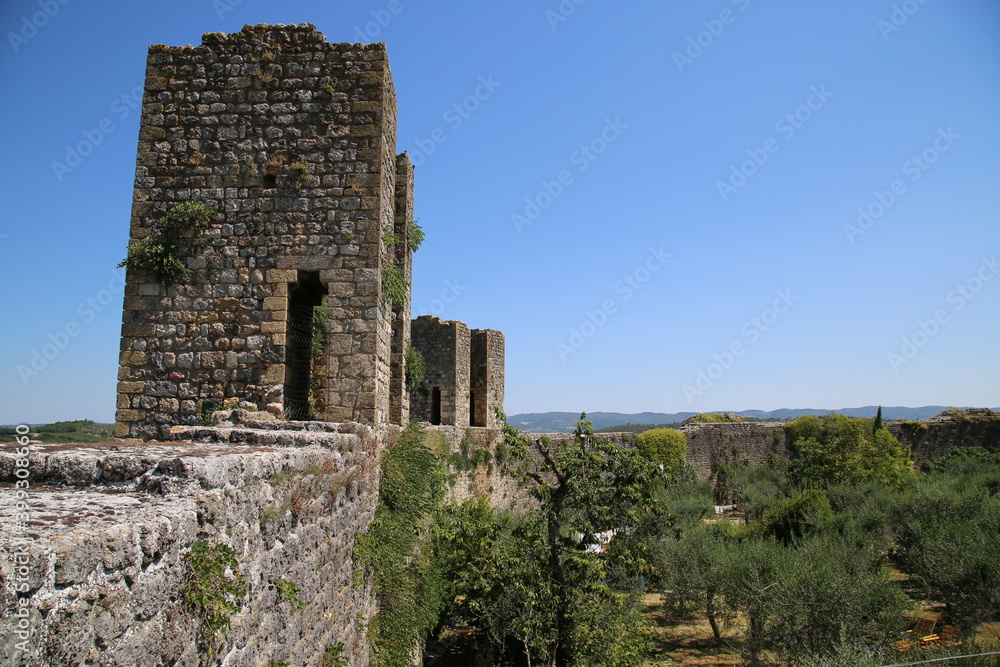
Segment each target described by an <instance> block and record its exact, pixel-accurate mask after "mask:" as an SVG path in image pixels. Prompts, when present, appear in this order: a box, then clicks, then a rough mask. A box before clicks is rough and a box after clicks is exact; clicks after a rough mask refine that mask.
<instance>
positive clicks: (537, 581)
mask: <svg viewBox="0 0 1000 667" xmlns="http://www.w3.org/2000/svg"><path fill="white" fill-rule="evenodd" d="M504 421H506V420H505V419H504ZM504 436H505V439H506V444H507V446H508V449H509V451H510V452H511V456H513V458H514V459H515V460H516V461H517V465H516V466H511V467H509V468H508V470H509V471H510V472H511V474H513V475H515V476H516V477H517V478H518V479H519V480H520V481H521V483H523V484H524V485H525V486H526V487H527V489H528V491H529V493H530V494H531V495H532V496H533V497H534V498H535V500H536V501H537V502H538V510H537V511H531V512H526V513H524V514H523V515H522V519H523V521H525V522H526V524H527V525H530V526H534V528H532V529H531V530H528V531H526V532H524V533H522V537H529V536H534V537H533V538H532V539H533V541H530V540H529V541H528V543H524V542H523V541H521V540H518V539H516V538H515V537H514V536H511V537H512V539H513V543H515V544H518V545H519V554H520V556H519V557H520V558H530V559H531V560H532V561H533V562H535V563H537V566H538V567H540V568H541V569H540V570H539V571H538V572H537V573H535V575H534V576H533V577H532V578H530V579H527V580H526V581H527V582H530V583H529V590H527V591H525V593H524V596H525V605H526V607H525V611H524V612H523V613H525V614H528V615H529V616H530V617H531V618H532V619H535V622H537V623H538V624H539V625H538V633H537V637H538V638H539V639H538V640H536V644H537V645H538V646H542V647H545V646H547V647H548V649H549V651H550V653H549V654H548V655H546V656H544V657H543V656H539V659H538V661H537V662H539V663H543V664H551V665H553V666H554V667H577V666H587V667H589V666H593V667H597V666H598V665H600V666H605V665H608V666H610V665H618V666H621V667H627V666H629V665H638V664H639V663H640V662H641V661H642V658H643V656H644V655H645V650H646V634H645V633H646V629H645V626H644V621H643V619H642V616H641V615H640V614H639V613H638V603H639V596H640V594H641V579H640V577H642V576H643V575H644V574H647V573H648V571H649V570H648V566H647V564H646V561H645V558H644V553H642V549H643V545H642V544H641V543H639V542H635V541H626V540H622V543H621V544H618V545H616V544H615V541H616V539H617V537H614V538H612V539H611V545H609V546H608V547H607V548H606V549H605V548H603V547H602V542H604V541H606V539H607V537H608V536H610V535H628V534H629V533H634V532H635V531H636V530H637V529H638V528H639V527H640V526H641V525H644V524H645V525H651V524H655V523H656V522H655V521H649V520H648V517H649V516H650V515H655V514H657V513H659V512H661V511H662V508H660V507H656V506H655V503H653V502H652V498H653V493H652V487H653V486H654V485H655V484H656V481H657V479H662V475H660V474H659V472H658V470H657V468H656V467H655V466H654V465H652V464H651V463H650V462H649V461H647V460H646V459H644V458H643V457H642V456H641V455H640V454H639V453H638V452H637V451H636V450H635V449H634V448H632V447H620V446H618V445H615V444H614V443H611V442H608V441H606V440H603V439H601V438H598V437H595V436H594V433H593V428H592V424H591V422H589V421H587V419H586V414H583V415H581V417H580V421H579V422H578V423H577V428H576V432H575V433H574V435H573V437H571V438H568V439H565V440H558V441H555V442H553V441H551V440H549V439H548V438H541V439H538V440H531V439H529V438H527V437H526V436H524V435H523V434H521V433H519V432H518V431H517V430H516V429H514V428H513V427H511V426H510V425H505V427H504ZM523 567H524V566H521V567H520V568H514V570H513V571H515V572H518V571H523ZM496 575H497V576H498V577H502V578H503V580H504V581H505V582H509V581H510V579H511V577H510V575H509V574H508V573H507V572H502V571H497V572H496ZM531 589H534V592H533V591H532V590H531ZM541 638H544V640H542V639H541ZM534 662H535V660H534V659H533V663H534Z"/></svg>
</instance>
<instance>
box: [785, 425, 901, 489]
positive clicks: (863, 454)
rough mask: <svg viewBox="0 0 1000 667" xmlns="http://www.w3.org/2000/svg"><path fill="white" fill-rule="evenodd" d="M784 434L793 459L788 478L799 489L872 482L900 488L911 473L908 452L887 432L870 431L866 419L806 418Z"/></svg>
mask: <svg viewBox="0 0 1000 667" xmlns="http://www.w3.org/2000/svg"><path fill="white" fill-rule="evenodd" d="M785 432H786V434H787V435H788V437H789V440H790V441H791V447H792V451H793V453H794V457H795V458H794V461H793V465H792V473H793V476H794V477H795V478H796V480H797V481H798V483H799V484H802V485H804V486H815V487H823V486H827V485H829V484H836V483H847V484H858V483H863V482H867V481H876V482H879V483H881V484H885V485H887V486H890V487H893V488H901V487H902V486H903V484H905V482H906V480H907V479H908V478H909V476H910V474H911V472H912V468H913V462H912V461H911V460H910V455H909V451H908V450H906V449H905V448H904V447H903V446H902V445H900V444H899V441H898V440H896V438H894V437H893V436H892V434H891V433H889V431H888V430H886V429H877V430H875V429H873V422H872V420H868V419H856V418H850V417H845V416H843V415H838V414H830V415H827V416H825V417H823V418H822V419H817V418H816V417H813V416H807V417H800V418H799V419H796V420H795V421H794V422H792V423H791V424H789V425H788V426H786V427H785Z"/></svg>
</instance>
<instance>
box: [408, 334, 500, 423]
mask: <svg viewBox="0 0 1000 667" xmlns="http://www.w3.org/2000/svg"><path fill="white" fill-rule="evenodd" d="M411 332H412V337H413V346H414V347H415V348H417V349H418V350H419V351H420V353H421V355H422V356H423V358H424V364H425V365H426V370H425V371H424V377H423V381H422V382H421V384H420V386H419V387H418V388H417V389H415V390H414V391H413V392H412V393H411V394H410V405H411V406H412V416H413V418H414V419H416V420H420V421H426V422H429V423H431V424H443V425H449V426H463V427H464V426H483V427H489V428H499V427H500V426H501V424H500V423H499V421H498V420H497V418H496V414H495V410H494V408H495V407H499V408H503V401H504V337H503V334H502V333H500V332H499V331H495V330H493V329H472V330H471V331H470V330H469V328H468V327H467V326H466V325H465V323H464V322H458V321H453V320H452V321H444V320H442V319H440V318H438V317H433V316H431V315H422V316H420V317H418V318H417V319H415V320H413V321H412V323H411Z"/></svg>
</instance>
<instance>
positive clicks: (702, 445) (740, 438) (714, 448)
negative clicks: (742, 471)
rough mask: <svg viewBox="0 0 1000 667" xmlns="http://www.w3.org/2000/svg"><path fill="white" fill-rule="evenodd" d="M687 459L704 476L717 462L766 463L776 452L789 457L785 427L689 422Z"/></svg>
mask: <svg viewBox="0 0 1000 667" xmlns="http://www.w3.org/2000/svg"><path fill="white" fill-rule="evenodd" d="M679 430H680V431H681V432H682V433H684V434H685V435H686V436H687V461H688V463H690V464H691V465H693V466H694V467H695V469H696V470H697V471H698V475H699V476H700V477H702V478H707V477H709V476H710V475H711V474H712V467H713V465H714V464H716V463H720V462H726V463H765V462H767V460H768V459H769V458H770V457H771V455H772V454H773V455H775V456H778V457H782V458H787V457H788V445H787V443H786V438H785V428H784V424H782V423H775V422H741V423H721V424H688V425H687V426H683V427H681V428H680V429H679Z"/></svg>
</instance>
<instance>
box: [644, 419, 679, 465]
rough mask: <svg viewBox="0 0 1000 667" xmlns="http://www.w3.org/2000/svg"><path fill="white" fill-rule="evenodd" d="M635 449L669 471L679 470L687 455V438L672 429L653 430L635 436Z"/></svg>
mask: <svg viewBox="0 0 1000 667" xmlns="http://www.w3.org/2000/svg"><path fill="white" fill-rule="evenodd" d="M635 448H636V449H637V450H639V453H640V454H642V455H643V456H644V457H645V458H646V459H648V460H650V461H652V462H653V463H661V464H663V467H664V468H666V469H667V470H669V471H675V470H680V469H681V466H682V465H683V464H684V458H685V456H686V455H687V436H685V435H684V434H683V433H681V432H680V431H678V430H677V429H673V428H654V429H652V430H649V431H644V432H643V433H640V434H639V435H637V436H636V438H635Z"/></svg>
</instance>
